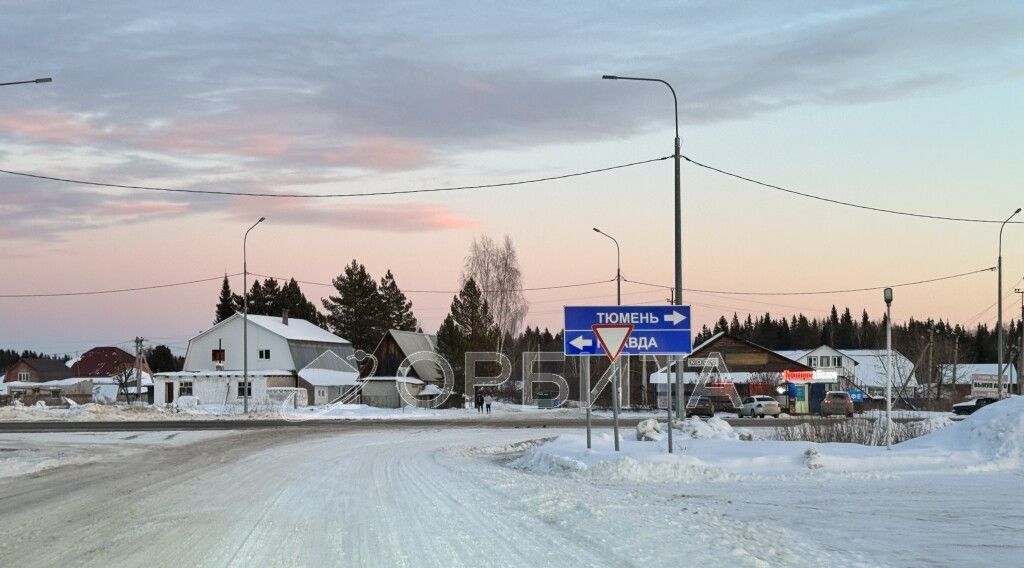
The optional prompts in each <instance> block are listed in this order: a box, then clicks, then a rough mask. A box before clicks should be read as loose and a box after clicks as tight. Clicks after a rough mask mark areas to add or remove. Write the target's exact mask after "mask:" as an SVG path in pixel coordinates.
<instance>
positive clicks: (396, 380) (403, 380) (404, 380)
mask: <svg viewBox="0 0 1024 568" xmlns="http://www.w3.org/2000/svg"><path fill="white" fill-rule="evenodd" d="M362 380H364V381H373V382H375V383H376V382H393V383H409V384H410V385H422V384H423V381H421V380H419V379H417V378H416V377H363V379H362Z"/></svg>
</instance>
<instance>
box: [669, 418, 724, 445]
mask: <svg viewBox="0 0 1024 568" xmlns="http://www.w3.org/2000/svg"><path fill="white" fill-rule="evenodd" d="M672 428H673V429H674V430H679V431H680V432H682V434H683V435H684V436H686V437H688V438H692V439H694V440H739V439H740V435H739V433H738V432H736V431H735V430H733V428H732V426H730V425H729V423H728V422H726V421H725V420H722V419H721V418H719V417H717V416H713V417H711V418H708V420H707V421H706V422H705V421H704V420H701V419H700V418H697V417H693V416H691V417H690V418H687V419H685V420H683V421H678V420H673V421H672Z"/></svg>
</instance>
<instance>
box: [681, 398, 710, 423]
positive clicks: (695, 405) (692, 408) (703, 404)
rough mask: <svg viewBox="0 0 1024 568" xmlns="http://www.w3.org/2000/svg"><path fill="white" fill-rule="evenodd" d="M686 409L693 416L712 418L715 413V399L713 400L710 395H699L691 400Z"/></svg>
mask: <svg viewBox="0 0 1024 568" xmlns="http://www.w3.org/2000/svg"><path fill="white" fill-rule="evenodd" d="M686 410H687V412H689V413H690V415H691V416H707V417H708V418H711V417H712V416H714V415H715V401H713V400H711V397H709V396H697V397H695V398H693V399H692V400H691V401H690V404H688V405H687V409H686Z"/></svg>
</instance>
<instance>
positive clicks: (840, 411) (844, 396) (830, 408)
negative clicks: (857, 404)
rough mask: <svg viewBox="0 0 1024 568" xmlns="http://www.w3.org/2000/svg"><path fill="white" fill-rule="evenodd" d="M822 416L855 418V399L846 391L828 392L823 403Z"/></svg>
mask: <svg viewBox="0 0 1024 568" xmlns="http://www.w3.org/2000/svg"><path fill="white" fill-rule="evenodd" d="M821 415H822V416H834V415H838V416H848V417H850V418H853V397H851V396H850V393H848V392H846V391H828V392H827V393H825V398H824V399H823V400H822V401H821Z"/></svg>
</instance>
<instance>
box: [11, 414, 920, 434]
mask: <svg viewBox="0 0 1024 568" xmlns="http://www.w3.org/2000/svg"><path fill="white" fill-rule="evenodd" d="M648 418H652V416H651V415H645V416H629V415H627V416H624V417H621V418H620V419H619V426H620V427H622V428H623V429H628V428H634V427H636V424H637V423H638V422H640V421H641V420H646V419H648ZM656 418H657V419H658V420H661V421H664V416H657V417H656ZM724 420H725V421H726V422H728V423H729V424H730V425H731V426H734V427H743V428H758V427H784V426H798V425H800V424H807V423H815V422H819V421H823V420H829V421H836V420H847V418H846V417H841V416H833V417H830V418H820V417H817V416H792V417H788V418H735V417H734V418H724ZM852 420H874V418H870V417H856V418H853V419H852ZM917 420H921V418H907V417H898V418H894V419H893V421H894V422H914V421H917ZM592 423H593V425H594V426H595V427H600V428H610V427H611V426H612V420H611V418H608V417H605V416H595V417H594V418H593V422H592ZM585 424H586V423H585V420H584V418H583V417H582V416H580V417H576V416H565V415H562V416H555V417H549V416H544V415H543V413H540V412H537V413H529V414H525V413H524V414H494V415H491V416H487V417H476V416H468V417H467V416H463V417H456V418H444V417H435V418H398V417H390V418H374V419H362V420H360V419H322V420H306V421H292V420H281V419H259V420H250V419H234V418H225V419H220V418H218V419H194V420H131V421H110V422H105V421H92V420H89V421H81V422H75V421H68V420H25V421H0V433H3V432H7V433H13V432H138V431H161V432H162V431H172V430H249V429H264V428H299V429H307V428H310V427H315V428H320V429H321V430H326V431H351V430H366V429H378V428H397V429H408V428H433V427H437V428H500V429H507V428H584V427H585Z"/></svg>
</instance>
